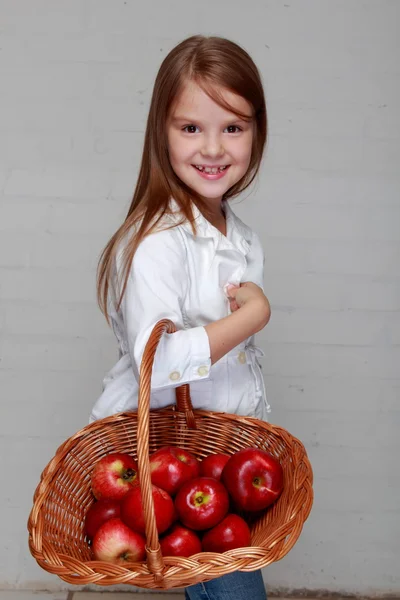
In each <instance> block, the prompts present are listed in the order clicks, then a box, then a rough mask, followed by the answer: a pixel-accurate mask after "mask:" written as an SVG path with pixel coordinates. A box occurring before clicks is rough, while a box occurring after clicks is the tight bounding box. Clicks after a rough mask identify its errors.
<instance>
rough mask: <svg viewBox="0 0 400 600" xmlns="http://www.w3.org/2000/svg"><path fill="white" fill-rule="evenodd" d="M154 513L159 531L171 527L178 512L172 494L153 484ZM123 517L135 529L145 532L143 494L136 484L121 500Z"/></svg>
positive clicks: (161, 531) (126, 523)
mask: <svg viewBox="0 0 400 600" xmlns="http://www.w3.org/2000/svg"><path fill="white" fill-rule="evenodd" d="M151 487H152V492H153V502H154V513H155V516H156V526H157V530H158V533H163V531H166V530H167V529H168V528H169V527H171V525H172V523H173V521H174V519H175V518H176V512H175V507H174V502H173V500H172V498H171V496H170V495H169V494H168V493H167V492H166V491H165V490H162V489H161V488H159V487H157V486H155V485H152V486H151ZM121 519H122V521H123V522H124V523H125V525H128V527H130V528H131V529H133V530H134V531H137V532H138V533H145V524H144V515H143V505H142V496H141V491H140V486H139V485H136V486H134V487H133V488H132V489H131V490H129V492H128V493H127V494H126V495H125V496H124V497H123V498H122V500H121Z"/></svg>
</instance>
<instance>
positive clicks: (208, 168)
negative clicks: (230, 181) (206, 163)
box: [196, 165, 226, 175]
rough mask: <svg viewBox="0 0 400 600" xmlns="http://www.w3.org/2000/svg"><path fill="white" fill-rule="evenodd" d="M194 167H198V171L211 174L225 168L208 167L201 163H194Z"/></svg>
mask: <svg viewBox="0 0 400 600" xmlns="http://www.w3.org/2000/svg"><path fill="white" fill-rule="evenodd" d="M196 169H198V170H199V171H204V172H205V173H211V174H214V175H215V174H216V173H218V172H220V171H224V170H225V169H226V166H225V167H216V168H212V169H211V168H210V167H202V166H201V165H196Z"/></svg>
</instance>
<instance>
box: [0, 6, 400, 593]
mask: <svg viewBox="0 0 400 600" xmlns="http://www.w3.org/2000/svg"><path fill="white" fill-rule="evenodd" d="M399 18H400V3H399V2H396V1H393V0H352V2H348V1H345V0H335V1H333V0H331V1H329V0H297V1H296V2H294V0H291V1H290V0H271V1H270V0H268V1H267V2H262V1H261V0H252V1H250V2H246V3H244V2H241V1H240V0H235V1H232V0H230V1H229V2H228V1H227V0H223V1H222V0H221V1H220V2H213V1H212V0H203V2H201V3H190V6H189V5H188V3H187V2H184V1H183V0H178V1H176V2H173V3H172V2H165V1H164V0H153V1H152V2H149V3H147V4H146V3H140V2H137V1H134V0H96V1H95V0H68V1H67V0H0V22H1V34H0V36H1V39H0V42H1V43H0V48H1V50H0V81H1V96H0V97H1V103H2V110H1V111H0V389H1V398H2V403H1V419H0V457H1V458H0V461H1V473H2V481H3V484H2V495H1V496H2V497H1V500H0V502H1V508H2V510H0V531H1V547H0V587H14V586H17V587H20V588H34V589H38V588H41V589H43V588H48V589H61V588H65V587H66V586H65V585H64V584H63V582H62V581H61V580H59V579H57V578H56V577H54V576H51V575H49V574H47V573H46V572H45V571H42V570H41V569H39V567H38V566H37V565H36V563H35V561H34V560H33V559H32V557H31V556H30V554H29V551H28V547H27V531H26V520H27V517H28V513H29V510H30V507H31V502H32V494H33V491H34V489H35V487H36V485H37V483H38V480H39V476H40V473H41V471H42V469H43V468H44V466H45V465H46V464H47V462H48V461H49V459H50V458H51V457H52V456H53V454H54V452H55V450H56V448H57V446H58V445H59V444H60V443H61V442H62V441H64V440H65V439H66V438H67V437H68V436H70V435H71V434H72V433H74V432H75V431H76V430H78V429H80V428H81V427H82V426H84V425H85V424H86V422H87V419H88V414H89V411H90V408H91V406H92V404H93V402H94V401H95V399H96V397H97V396H98V394H99V392H100V389H101V380H102V378H103V376H104V374H105V372H106V371H107V370H108V369H109V368H110V366H111V365H112V364H113V361H114V359H115V353H116V348H115V343H114V339H113V336H112V334H111V333H110V331H109V330H108V328H107V327H106V324H105V321H104V320H103V318H102V316H101V314H100V312H99V310H98V308H97V305H96V299H95V268H96V263H97V259H98V256H99V253H100V251H101V250H102V248H103V246H104V245H105V243H106V241H107V239H108V237H109V235H111V233H112V232H113V231H114V230H115V228H116V226H117V225H118V224H119V223H120V221H121V220H122V218H123V217H124V214H125V212H126V209H127V207H128V205H129V201H130V197H131V195H132V192H133V188H134V183H135V177H136V174H137V169H138V167H139V161H140V157H141V144H142V140H143V129H144V125H145V121H146V116H147V110H148V105H149V99H150V95H151V89H152V84H153V81H154V76H155V74H156V72H157V70H158V67H159V64H160V61H161V60H162V59H163V58H164V57H165V55H166V53H167V52H168V51H169V50H170V49H171V48H172V47H173V46H174V45H175V44H176V43H177V42H178V41H180V40H181V39H183V38H184V37H187V36H189V35H191V34H194V33H198V32H200V33H205V34H217V35H223V36H226V37H229V38H231V39H233V40H236V41H237V42H238V43H240V44H242V45H243V46H244V47H245V48H246V49H247V50H248V51H249V52H250V53H251V54H252V56H253V57H254V59H255V61H256V63H257V64H258V66H259V67H260V70H261V72H262V75H263V79H264V83H265V88H266V92H267V103H268V110H269V119H270V132H271V137H270V141H269V145H268V151H267V155H266V160H265V163H264V169H263V171H262V174H261V175H260V178H259V181H258V183H257V184H256V185H255V188H254V192H253V193H252V194H251V195H249V194H245V195H244V198H243V202H242V203H238V204H237V205H236V210H237V212H238V214H239V216H242V217H243V218H244V220H246V221H247V222H248V223H249V224H250V225H252V226H253V227H254V228H256V229H257V230H258V232H259V233H260V235H261V237H262V240H263V243H264V247H265V251H266V274H265V280H266V281H265V284H266V290H267V294H268V295H269V297H270V300H271V303H272V306H273V317H272V319H271V322H270V324H269V325H268V327H267V328H266V329H265V330H264V331H263V332H262V334H261V335H260V338H259V343H260V345H262V346H263V347H264V348H265V350H266V356H265V358H264V361H263V364H264V369H265V375H266V381H267V386H268V391H269V397H270V401H271V404H272V406H273V413H272V420H273V422H275V423H279V424H281V425H283V426H284V427H287V428H288V429H289V430H290V431H291V432H292V433H294V434H295V435H297V436H298V437H299V438H300V439H301V440H302V441H303V442H304V443H305V445H306V447H307V450H308V452H309V454H310V457H311V460H312V463H313V467H314V471H315V492H316V498H315V505H314V509H313V512H312V514H311V517H310V519H309V521H308V523H307V524H306V527H305V528H304V531H303V534H302V536H301V538H300V540H299V542H298V543H297V545H296V546H295V547H294V549H293V550H292V551H291V552H290V554H289V555H288V556H287V557H286V558H285V560H284V561H282V562H281V563H277V564H274V565H272V566H271V567H269V568H267V569H266V570H265V576H266V579H267V581H268V584H269V588H270V589H271V590H275V591H279V590H281V591H286V592H288V591H294V590H298V591H299V590H308V591H311V592H313V591H317V590H327V591H330V592H349V593H359V594H362V595H368V594H372V595H374V594H375V595H378V594H381V593H386V594H390V593H392V594H394V593H397V594H399V592H400V578H399V568H398V556H399V553H400V546H399V539H400V519H399V504H400V502H399V501H400V483H399V471H398V459H397V457H398V455H399V442H398V435H396V433H397V434H398V431H399V424H400V423H399V421H400V412H399V408H400V406H399V392H400V375H399V372H400V369H399V365H400V280H399V266H398V265H399V261H400V201H399V188H400V186H399V183H400V175H399V163H400V144H399V138H400V118H399V110H398V107H399V104H400V85H399V80H400V75H399V70H398V57H399V42H398V23H399ZM247 196H248V197H247ZM10 476H11V477H12V481H11V484H9V483H8V481H9V477H10ZM4 482H7V483H4Z"/></svg>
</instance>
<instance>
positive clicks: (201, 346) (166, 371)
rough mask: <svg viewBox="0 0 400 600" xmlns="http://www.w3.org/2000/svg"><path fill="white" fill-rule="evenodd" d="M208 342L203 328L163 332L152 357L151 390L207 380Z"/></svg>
mask: <svg viewBox="0 0 400 600" xmlns="http://www.w3.org/2000/svg"><path fill="white" fill-rule="evenodd" d="M210 355H211V351H210V341H209V339H208V335H207V332H206V330H205V328H204V327H202V326H200V327H193V328H191V329H184V330H179V331H176V332H175V333H170V334H169V333H164V335H163V336H162V337H161V339H160V342H159V344H158V347H157V350H156V354H155V357H154V364H153V372H152V377H151V389H152V390H160V389H164V388H169V387H178V386H180V385H183V384H185V383H191V382H193V381H200V380H202V379H209V378H210V370H211V356H210Z"/></svg>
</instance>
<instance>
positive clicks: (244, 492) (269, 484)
mask: <svg viewBox="0 0 400 600" xmlns="http://www.w3.org/2000/svg"><path fill="white" fill-rule="evenodd" d="M221 481H222V483H223V484H224V485H225V487H226V489H227V490H228V492H229V494H230V495H231V497H232V499H233V501H234V503H235V505H236V506H237V507H238V508H239V509H241V510H248V511H254V510H262V509H264V508H266V507H267V506H269V505H270V504H272V503H273V502H275V500H276V499H277V498H278V497H279V495H280V494H281V492H282V489H283V469H282V467H281V464H280V463H279V461H278V460H277V459H276V458H275V457H274V456H272V454H270V453H269V452H266V451H265V450H261V449H260V448H244V449H243V450H239V451H238V452H235V454H233V455H232V456H231V457H230V459H229V460H228V462H227V463H226V465H225V467H224V470H223V471H222V476H221Z"/></svg>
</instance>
